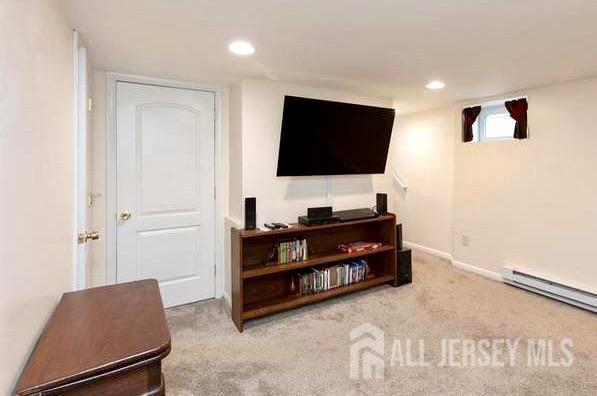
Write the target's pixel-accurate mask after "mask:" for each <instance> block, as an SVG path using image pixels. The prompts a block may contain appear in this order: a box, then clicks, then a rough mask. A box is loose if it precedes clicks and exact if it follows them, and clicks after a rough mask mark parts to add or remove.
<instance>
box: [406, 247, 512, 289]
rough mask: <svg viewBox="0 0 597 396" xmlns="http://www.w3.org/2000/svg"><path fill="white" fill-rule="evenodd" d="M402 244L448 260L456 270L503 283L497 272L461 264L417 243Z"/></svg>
mask: <svg viewBox="0 0 597 396" xmlns="http://www.w3.org/2000/svg"><path fill="white" fill-rule="evenodd" d="M403 244H404V246H406V247H409V248H411V249H413V250H418V251H420V252H423V253H427V254H430V255H432V256H435V257H439V258H442V259H444V260H448V261H449V262H450V263H451V264H452V265H453V266H454V267H456V268H460V269H462V270H465V271H467V272H471V273H473V274H477V275H480V276H482V277H484V278H487V279H491V280H494V281H497V282H503V281H504V279H503V278H502V275H501V274H499V273H497V272H493V271H490V270H486V269H484V268H480V267H476V266H474V265H471V264H467V263H463V262H462V261H458V260H455V259H454V257H452V255H451V254H450V253H448V252H443V251H441V250H437V249H433V248H430V247H427V246H423V245H419V244H417V243H414V242H410V241H404V242H403Z"/></svg>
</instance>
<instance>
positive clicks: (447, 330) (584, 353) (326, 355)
mask: <svg viewBox="0 0 597 396" xmlns="http://www.w3.org/2000/svg"><path fill="white" fill-rule="evenodd" d="M413 267H414V279H415V280H414V283H413V284H411V285H407V286H403V287H400V288H392V287H389V286H383V287H380V288H376V289H373V290H368V291H365V292H362V293H359V294H355V295H351V296H345V297H342V298H339V299H334V300H330V301H328V302H324V303H320V304H317V305H312V306H309V307H305V308H302V309H298V310H293V311H289V312H286V313H282V314H279V315H275V316H271V317H268V318H264V319H261V320H258V321H253V322H249V323H248V324H247V326H246V328H245V331H244V333H239V332H238V331H237V330H236V327H235V326H234V324H233V323H232V321H231V320H230V319H229V314H228V311H227V309H226V307H225V305H224V303H223V301H222V300H211V301H207V302H201V303H196V304H192V305H187V306H182V307H177V308H173V309H169V310H168V311H167V316H168V321H169V323H170V327H171V331H172V352H171V354H170V356H169V357H168V358H166V360H165V361H164V372H165V374H164V375H165V378H166V387H167V394H169V395H226V396H232V395H360V394H392V395H395V394H416V395H512V394H517V395H597V315H594V314H592V313H590V312H587V311H583V310H581V309H577V308H574V307H571V306H568V305H566V304H563V303H560V302H557V301H554V300H551V299H548V298H545V297H541V296H538V295H535V294H532V293H529V292H526V291H523V290H520V289H517V288H514V287H511V286H507V285H504V284H501V283H499V282H494V281H491V280H487V279H484V278H481V277H479V276H476V275H473V274H470V273H467V272H464V271H461V270H459V269H456V268H454V267H452V266H451V265H449V264H448V263H447V262H444V261H442V260H440V259H437V258H434V257H431V256H427V255H423V254H416V255H415V263H414V265H413ZM366 322H368V323H371V324H373V325H375V326H377V327H379V328H380V329H382V330H383V331H384V332H385V354H384V363H385V370H384V371H383V374H384V379H350V376H349V373H350V370H349V356H350V354H349V348H350V338H349V334H350V331H351V329H353V328H355V327H357V326H359V325H361V324H363V323H366ZM445 339H457V341H456V344H455V345H456V351H458V345H461V344H458V340H459V339H472V340H474V341H475V342H477V341H479V340H482V339H488V340H489V341H491V340H498V341H495V342H496V345H497V346H496V348H497V352H496V355H495V356H496V358H495V359H493V360H490V361H491V362H496V363H498V364H500V362H501V363H503V364H504V367H493V366H489V367H488V366H483V367H480V365H481V364H483V360H482V359H481V358H482V357H483V355H481V354H480V352H479V351H477V353H476V354H475V355H474V357H472V358H471V357H470V356H471V355H467V356H468V358H467V359H468V360H467V361H468V362H469V364H468V365H467V367H448V366H440V364H441V363H440V362H441V360H442V357H443V356H444V354H443V353H442V347H441V346H442V340H445ZM501 339H506V340H508V342H514V341H515V340H516V339H519V347H518V349H516V352H515V354H514V355H513V359H514V360H513V361H510V360H509V356H510V355H509V354H508V350H507V349H505V347H504V344H503V341H502V344H500V341H499V340H501ZM540 339H547V340H546V341H545V342H546V344H545V345H547V349H546V351H547V350H549V343H550V341H551V342H552V343H553V356H552V357H551V359H550V360H548V361H554V362H566V361H568V362H570V360H566V358H567V356H566V355H565V353H564V352H563V351H562V349H561V347H560V342H561V341H562V340H564V339H570V340H572V342H573V348H571V351H572V356H573V361H572V365H571V366H570V367H543V366H539V367H537V366H535V363H532V364H531V366H528V363H529V362H533V360H529V358H528V356H527V354H528V346H529V344H531V343H533V342H535V345H540V344H539V343H540V342H541V341H540ZM408 340H410V342H411V343H412V356H411V360H413V361H415V362H416V361H418V359H419V357H420V356H421V354H420V353H419V347H418V345H419V342H423V343H424V354H423V356H424V360H425V361H426V362H428V363H429V366H407V365H406V363H407V360H406V355H407V353H408V348H407V342H408ZM419 340H422V341H419ZM397 342H399V343H400V344H399V345H400V348H398V347H397V345H398V344H397ZM446 342H447V341H446ZM492 342H493V341H492ZM475 345H476V344H475ZM510 345H512V344H510ZM500 346H501V347H502V349H500V348H499V347H500ZM499 351H502V352H503V354H502V355H499V354H497V353H499ZM399 352H401V354H400V353H399ZM489 353H491V349H489ZM453 356H455V357H456V360H455V362H456V363H459V362H460V363H461V364H462V362H463V361H464V360H465V358H464V357H463V355H462V354H458V353H456V354H454V355H453ZM560 359H563V360H560ZM471 362H477V363H476V365H475V366H472V363H471ZM485 363H487V360H485ZM511 363H512V364H511Z"/></svg>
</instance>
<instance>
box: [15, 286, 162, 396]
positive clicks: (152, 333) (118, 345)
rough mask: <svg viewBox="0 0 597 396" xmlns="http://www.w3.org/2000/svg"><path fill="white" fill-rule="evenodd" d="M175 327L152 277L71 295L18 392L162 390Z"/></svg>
mask: <svg viewBox="0 0 597 396" xmlns="http://www.w3.org/2000/svg"><path fill="white" fill-rule="evenodd" d="M169 352H170V331H169V330H168V324H167V322H166V316H165V314H164V308H163V306H162V300H161V297H160V291H159V288H158V283H157V281H155V280H153V279H148V280H142V281H136V282H129V283H121V284H118V285H113V286H104V287H97V288H92V289H87V290H83V291H77V292H71V293H65V294H64V295H63V296H62V299H61V300H60V303H59V304H58V306H57V307H56V309H55V310H54V313H53V314H52V316H51V318H50V320H49V321H48V323H47V324H46V327H45V329H44V330H43V332H42V334H41V336H40V337H39V340H38V341H37V344H36V345H35V348H34V350H33V352H32V354H31V356H30V358H29V361H28V362H27V364H26V366H25V368H24V370H23V373H22V375H21V378H20V380H19V382H18V384H17V387H16V390H15V391H16V394H17V395H33V394H35V395H59V394H68V395H163V394H165V387H164V380H163V377H162V372H161V361H162V359H163V358H165V357H166V356H167V355H168V353H169Z"/></svg>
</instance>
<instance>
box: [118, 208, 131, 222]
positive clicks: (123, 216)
mask: <svg viewBox="0 0 597 396" xmlns="http://www.w3.org/2000/svg"><path fill="white" fill-rule="evenodd" d="M131 216H132V213H131V212H129V211H127V210H125V211H124V212H120V218H121V219H122V220H128V219H130V218H131Z"/></svg>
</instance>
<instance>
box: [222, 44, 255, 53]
mask: <svg viewBox="0 0 597 396" xmlns="http://www.w3.org/2000/svg"><path fill="white" fill-rule="evenodd" d="M228 49H229V50H230V52H232V53H233V54H236V55H240V56H247V55H251V54H252V53H254V52H255V47H253V44H251V43H249V42H248V41H243V40H236V41H233V42H231V43H230V45H229V46H228Z"/></svg>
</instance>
